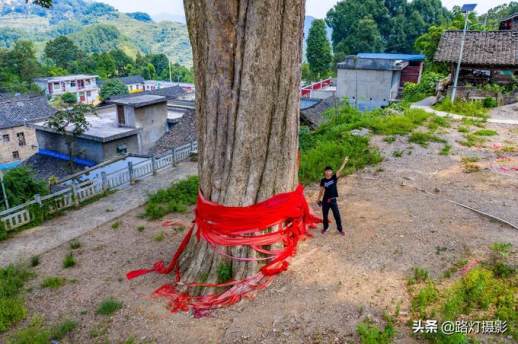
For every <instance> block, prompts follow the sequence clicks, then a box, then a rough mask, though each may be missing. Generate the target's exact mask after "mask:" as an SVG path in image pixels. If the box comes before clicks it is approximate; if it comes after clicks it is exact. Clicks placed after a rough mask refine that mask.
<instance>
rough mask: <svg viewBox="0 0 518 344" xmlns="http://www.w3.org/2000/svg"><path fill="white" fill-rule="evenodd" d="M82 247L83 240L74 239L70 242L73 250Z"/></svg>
mask: <svg viewBox="0 0 518 344" xmlns="http://www.w3.org/2000/svg"><path fill="white" fill-rule="evenodd" d="M80 247H81V242H79V240H77V239H74V240H72V241H71V242H70V249H72V250H77V249H78V248H80Z"/></svg>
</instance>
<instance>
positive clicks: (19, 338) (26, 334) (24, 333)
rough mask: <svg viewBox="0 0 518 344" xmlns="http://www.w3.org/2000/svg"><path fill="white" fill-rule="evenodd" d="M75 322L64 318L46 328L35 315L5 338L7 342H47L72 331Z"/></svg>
mask: <svg viewBox="0 0 518 344" xmlns="http://www.w3.org/2000/svg"><path fill="white" fill-rule="evenodd" d="M76 327H77V322H76V321H73V320H65V321H63V322H62V323H60V324H57V325H55V326H53V327H51V328H47V327H46V326H44V324H43V319H42V318H41V317H35V318H33V319H32V320H31V322H30V324H29V325H28V326H27V327H25V328H23V329H20V330H18V331H16V332H15V333H14V334H13V335H12V336H10V337H9V339H8V340H7V343H8V344H48V343H50V342H51V340H56V341H60V340H62V339H64V338H65V337H66V336H67V335H68V334H70V333H71V332H72V331H74V330H75V329H76Z"/></svg>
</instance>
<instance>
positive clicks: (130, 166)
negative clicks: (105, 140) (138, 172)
mask: <svg viewBox="0 0 518 344" xmlns="http://www.w3.org/2000/svg"><path fill="white" fill-rule="evenodd" d="M128 172H129V178H130V184H135V172H134V171H133V163H132V162H131V161H128Z"/></svg>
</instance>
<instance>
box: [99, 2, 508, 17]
mask: <svg viewBox="0 0 518 344" xmlns="http://www.w3.org/2000/svg"><path fill="white" fill-rule="evenodd" d="M97 1H101V2H105V3H108V4H110V5H112V6H113V7H115V8H117V9H119V10H121V11H123V12H135V11H142V12H147V13H149V14H151V15H159V14H176V15H183V1H182V0H97ZM336 2H337V0H306V15H310V16H313V17H316V18H324V17H325V15H326V13H327V11H329V9H330V8H331V7H333V6H334V5H335V4H336ZM509 2H510V1H506V0H478V1H477V0H466V1H462V0H461V1H456V0H443V4H444V5H445V6H446V7H448V8H450V9H451V8H452V7H453V6H455V5H462V4H464V3H477V4H478V7H477V12H479V13H484V12H485V11H487V10H488V9H490V8H491V7H495V6H497V5H501V4H505V3H509Z"/></svg>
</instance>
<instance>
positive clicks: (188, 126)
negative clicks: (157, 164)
mask: <svg viewBox="0 0 518 344" xmlns="http://www.w3.org/2000/svg"><path fill="white" fill-rule="evenodd" d="M195 140H196V114H195V112H194V110H190V109H186V110H185V114H184V115H183V116H182V118H180V119H179V120H178V123H177V124H175V125H174V127H173V128H172V129H171V130H170V131H169V132H167V133H166V134H164V136H162V137H161V138H160V139H159V140H158V142H157V143H156V144H155V147H154V148H153V149H152V151H151V153H152V154H155V155H162V154H166V153H169V152H170V151H171V149H172V148H175V147H179V146H182V145H185V144H187V143H190V142H192V141H195Z"/></svg>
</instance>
